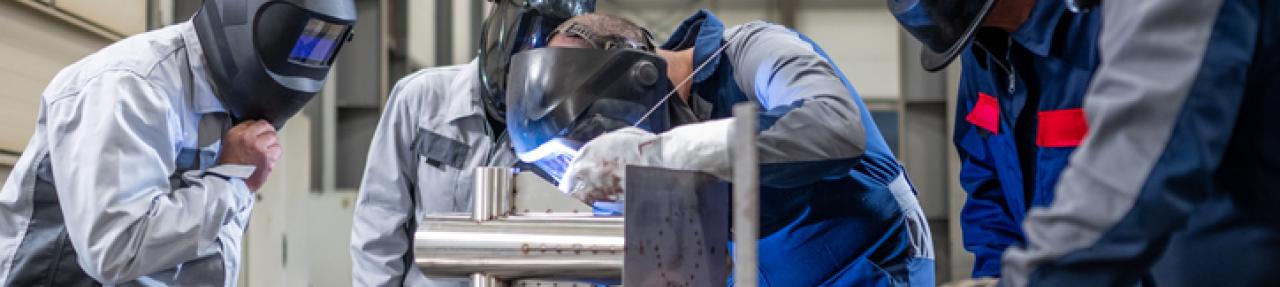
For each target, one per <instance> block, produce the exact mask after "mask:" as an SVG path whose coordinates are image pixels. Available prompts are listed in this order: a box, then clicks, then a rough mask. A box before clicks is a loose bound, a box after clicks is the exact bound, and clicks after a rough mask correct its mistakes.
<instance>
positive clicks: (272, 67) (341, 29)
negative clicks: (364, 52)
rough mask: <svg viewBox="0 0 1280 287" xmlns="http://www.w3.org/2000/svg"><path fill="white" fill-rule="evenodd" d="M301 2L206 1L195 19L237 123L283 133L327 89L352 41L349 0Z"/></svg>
mask: <svg viewBox="0 0 1280 287" xmlns="http://www.w3.org/2000/svg"><path fill="white" fill-rule="evenodd" d="M295 2H297V1H249V0H225V1H206V2H205V4H204V7H202V8H201V10H200V12H199V13H198V14H197V15H196V17H195V20H194V22H195V25H196V32H197V34H198V35H199V38H200V43H201V46H202V47H201V48H202V49H203V50H204V54H205V59H206V60H207V62H208V67H209V71H210V78H211V79H212V80H213V82H214V89H215V92H216V94H217V96H218V98H219V99H221V101H222V104H223V106H225V107H226V109H227V110H228V111H229V112H230V113H231V115H232V116H233V117H234V118H235V119H236V120H237V121H245V120H266V121H269V122H271V123H272V124H273V125H275V126H276V128H280V127H283V126H284V122H285V121H286V120H288V119H289V118H290V117H292V116H293V115H294V114H297V112H298V111H299V110H301V109H302V107H303V106H305V105H306V103H307V102H308V101H310V100H311V98H312V97H313V96H314V95H315V94H316V93H317V92H319V91H320V89H321V87H323V86H324V80H325V77H326V76H327V75H328V73H329V67H330V66H331V65H332V64H333V61H334V60H335V58H336V56H337V54H338V52H339V51H340V50H341V48H342V45H343V44H345V43H346V42H348V41H349V40H350V38H351V30H352V27H353V26H354V25H355V6H354V4H352V3H351V2H350V1H349V0H347V1H337V0H334V1H308V2H305V4H299V3H295ZM303 5H311V6H303Z"/></svg>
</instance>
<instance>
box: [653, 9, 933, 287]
mask: <svg viewBox="0 0 1280 287" xmlns="http://www.w3.org/2000/svg"><path fill="white" fill-rule="evenodd" d="M662 48H663V49H667V50H685V49H693V54H694V56H693V58H694V59H693V60H694V61H693V62H694V65H695V66H697V65H700V64H703V63H707V64H706V67H705V68H704V69H702V70H700V71H697V72H696V73H695V74H694V75H693V84H692V88H691V90H692V94H693V96H691V97H690V100H689V104H690V107H691V109H692V110H693V111H694V114H696V115H697V117H698V119H697V120H701V121H706V120H713V119H720V118H727V117H730V116H731V107H732V106H733V105H734V104H737V103H742V102H754V103H757V104H759V105H760V107H761V108H762V110H763V111H762V113H761V116H760V119H759V122H760V141H759V142H758V147H759V148H760V159H761V162H762V165H761V170H760V174H761V179H760V183H761V190H760V193H761V207H760V213H761V214H760V220H761V237H760V241H759V260H760V261H759V264H760V265H759V266H760V267H759V268H760V269H759V271H760V275H759V278H760V283H761V285H762V286H934V284H935V283H934V279H933V250H932V246H931V245H930V240H931V239H930V235H929V233H928V225H927V224H926V223H925V219H924V215H923V212H921V210H920V206H919V204H918V202H917V201H916V198H915V194H914V191H913V190H912V188H911V186H910V184H909V183H908V182H907V180H906V176H905V173H904V171H903V168H902V166H901V165H900V164H899V163H898V161H897V160H896V159H895V158H894V156H893V154H892V152H891V151H890V149H889V147H888V145H887V144H886V143H885V141H884V139H883V138H882V137H881V134H880V131H879V130H878V129H877V128H876V125H875V122H874V121H873V120H872V118H871V116H870V114H869V113H868V112H867V109H866V106H864V105H863V103H862V100H861V98H859V97H858V94H857V92H856V91H855V90H854V89H853V86H852V85H850V84H849V82H848V81H847V80H846V79H845V78H844V75H843V74H842V73H840V71H839V69H838V68H837V67H835V65H834V64H832V62H831V60H830V59H829V58H828V57H827V55H826V53H825V52H823V51H822V49H821V48H820V47H818V45H817V44H815V43H814V42H813V41H812V40H810V39H808V38H807V37H805V36H804V35H801V34H799V33H797V32H795V31H792V30H790V29H787V28H785V27H781V26H778V25H773V24H768V23H763V22H753V23H748V24H745V25H741V26H736V27H733V28H731V29H728V30H726V29H725V27H724V24H723V23H722V22H720V20H719V19H717V18H716V17H715V16H714V15H712V14H711V13H710V12H708V11H705V10H704V11H699V12H697V13H696V14H694V15H693V16H692V17H690V18H688V19H687V20H685V21H684V22H683V23H682V24H681V25H680V27H679V28H678V29H677V30H676V31H675V32H674V33H673V34H672V36H671V39H670V40H669V41H668V42H667V43H666V44H664V45H663V46H662ZM722 48H723V49H722ZM833 134H843V135H848V136H847V137H834V136H832V135H833ZM850 138H856V139H854V140H849V139H850ZM843 140H848V141H843Z"/></svg>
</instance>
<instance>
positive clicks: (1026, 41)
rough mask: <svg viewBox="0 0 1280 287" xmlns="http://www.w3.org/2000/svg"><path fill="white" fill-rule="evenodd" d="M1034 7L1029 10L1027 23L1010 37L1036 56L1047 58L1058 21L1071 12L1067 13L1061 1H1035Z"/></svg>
mask: <svg viewBox="0 0 1280 287" xmlns="http://www.w3.org/2000/svg"><path fill="white" fill-rule="evenodd" d="M1035 5H1036V6H1035V7H1032V8H1031V14H1030V15H1028V17H1027V21H1026V22H1023V23H1022V26H1020V27H1018V30H1017V31H1014V32H1013V34H1012V35H1010V37H1013V40H1014V41H1017V42H1018V43H1019V44H1022V46H1023V47H1026V48H1027V50H1030V51H1031V52H1032V53H1035V54H1036V55H1037V56H1041V57H1043V56H1048V55H1049V49H1050V48H1051V47H1052V46H1053V42H1054V41H1053V39H1054V35H1055V33H1056V32H1057V29H1058V22H1059V19H1061V18H1062V16H1063V14H1064V13H1071V12H1069V11H1067V7H1065V6H1064V4H1063V2H1062V1H1036V4H1035Z"/></svg>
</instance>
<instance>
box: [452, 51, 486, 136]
mask: <svg viewBox="0 0 1280 287" xmlns="http://www.w3.org/2000/svg"><path fill="white" fill-rule="evenodd" d="M479 77H480V62H479V61H478V60H477V59H472V60H471V62H470V63H467V64H466V65H462V66H461V70H459V71H458V75H457V76H456V77H454V78H453V82H451V83H449V91H448V92H449V93H450V94H451V95H448V96H446V97H444V98H445V101H446V102H445V105H447V106H448V107H449V108H447V109H444V110H443V112H444V120H445V121H446V122H450V121H454V120H457V119H460V118H465V117H469V116H481V117H483V116H485V114H484V102H482V100H481V99H480V81H479Z"/></svg>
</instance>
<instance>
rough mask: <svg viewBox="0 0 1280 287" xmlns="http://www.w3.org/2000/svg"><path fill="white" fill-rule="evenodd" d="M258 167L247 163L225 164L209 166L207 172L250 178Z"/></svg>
mask: <svg viewBox="0 0 1280 287" xmlns="http://www.w3.org/2000/svg"><path fill="white" fill-rule="evenodd" d="M255 169H257V167H255V166H252V165H247V164H223V165H218V166H214V167H211V168H209V169H208V170H206V171H205V172H206V173H212V174H217V175H221V176H225V177H231V178H241V179H244V178H249V176H251V175H253V171H254V170H255Z"/></svg>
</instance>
